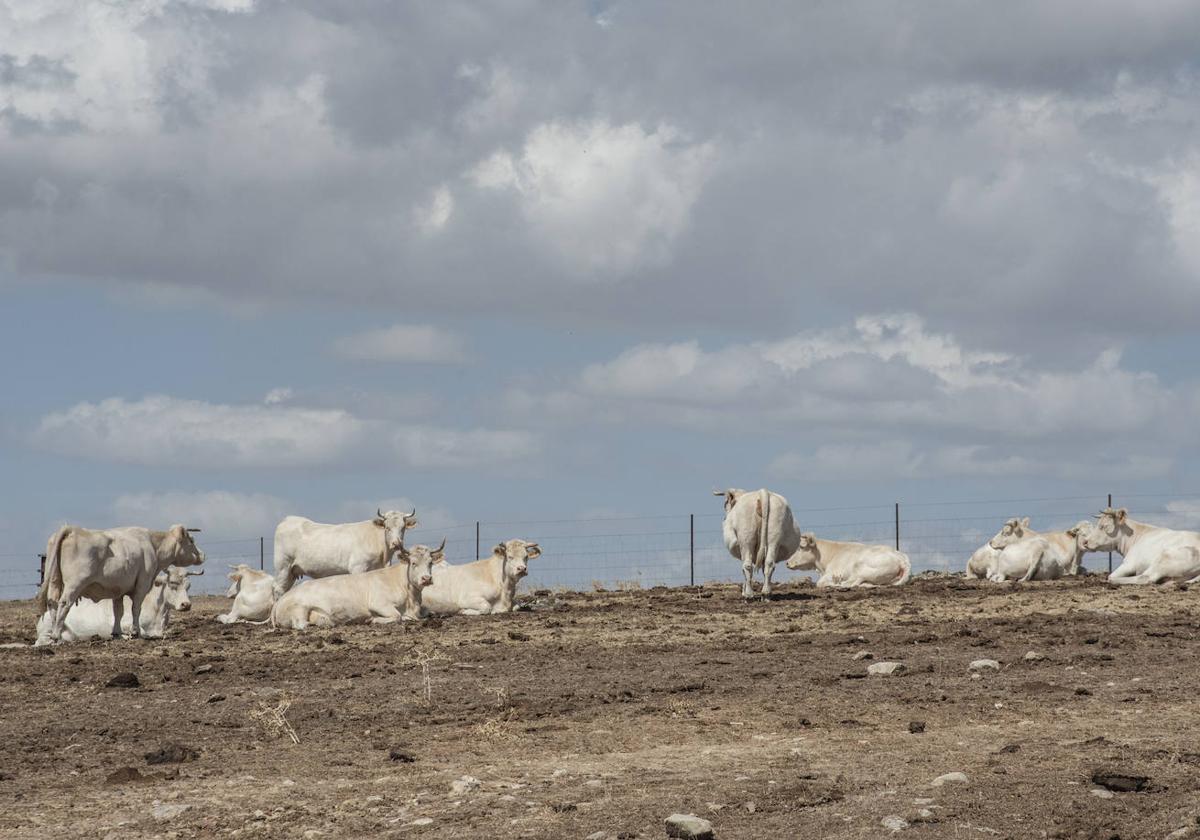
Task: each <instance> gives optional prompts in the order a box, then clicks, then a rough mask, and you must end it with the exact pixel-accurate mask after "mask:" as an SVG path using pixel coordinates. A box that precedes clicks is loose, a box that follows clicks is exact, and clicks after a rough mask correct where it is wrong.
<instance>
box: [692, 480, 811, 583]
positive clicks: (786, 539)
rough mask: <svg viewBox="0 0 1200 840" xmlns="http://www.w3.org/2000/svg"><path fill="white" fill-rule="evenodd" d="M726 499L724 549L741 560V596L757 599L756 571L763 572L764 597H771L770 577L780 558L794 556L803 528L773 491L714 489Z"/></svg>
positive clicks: (723, 532) (780, 497)
mask: <svg viewBox="0 0 1200 840" xmlns="http://www.w3.org/2000/svg"><path fill="white" fill-rule="evenodd" d="M713 495H714V496H724V497H725V522H724V524H723V525H722V527H721V531H722V534H723V536H724V537H725V547H726V548H727V549H729V553H730V554H732V555H733V556H734V558H735V559H738V560H741V561H742V575H743V577H744V578H745V582H744V583H743V584H742V597H743V598H752V597H754V588H753V586H752V585H751V583H752V582H753V580H754V570H755V569H761V570H762V573H763V585H762V594H763V595H770V594H771V575H772V574H774V572H775V564H776V563H777V562H778V561H779V560H780V558H787V557H791V556H792V555H793V554H794V553H795V552H796V549H797V548H799V547H800V529H799V528H797V527H796V522H795V520H794V519H793V518H792V508H791V506H790V505H788V500H787V499H785V498H784V497H783V496H781V495H779V494H778V493H772V492H771V491H770V490H755V491H750V492H748V491H746V490H738V489H736V488H730V489H728V490H714V491H713Z"/></svg>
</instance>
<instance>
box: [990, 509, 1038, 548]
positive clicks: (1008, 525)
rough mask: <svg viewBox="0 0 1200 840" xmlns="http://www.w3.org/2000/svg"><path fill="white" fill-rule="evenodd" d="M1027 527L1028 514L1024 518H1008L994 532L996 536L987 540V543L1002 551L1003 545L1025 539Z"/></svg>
mask: <svg viewBox="0 0 1200 840" xmlns="http://www.w3.org/2000/svg"><path fill="white" fill-rule="evenodd" d="M1028 529H1029V517H1028V516H1026V517H1025V518H1024V519H1010V520H1008V521H1007V522H1005V523H1004V527H1003V528H1001V529H1000V530H999V531H997V532H996V536H994V537H992V538H991V539H990V540H988V545H990V546H991V547H992V548H994V549H996V551H1002V550H1003V549H1004V547H1005V546H1009V545H1012V544H1013V543H1015V542H1019V541H1020V540H1023V539H1025V537H1027V536H1028V533H1027V531H1028Z"/></svg>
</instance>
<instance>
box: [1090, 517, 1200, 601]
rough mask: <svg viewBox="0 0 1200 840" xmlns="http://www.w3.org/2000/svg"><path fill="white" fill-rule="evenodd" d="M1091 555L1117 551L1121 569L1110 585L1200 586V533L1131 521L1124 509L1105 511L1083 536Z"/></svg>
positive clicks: (1116, 569) (1114, 572) (1110, 581)
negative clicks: (1178, 583) (1185, 584)
mask: <svg viewBox="0 0 1200 840" xmlns="http://www.w3.org/2000/svg"><path fill="white" fill-rule="evenodd" d="M1083 545H1084V548H1086V549H1087V550H1088V551H1116V552H1118V553H1120V555H1121V558H1122V560H1121V565H1120V566H1118V567H1117V568H1115V569H1113V571H1112V574H1110V575H1109V576H1108V581H1109V583H1122V584H1125V583H1133V584H1136V583H1166V582H1168V581H1178V582H1182V583H1200V533H1197V532H1195V531H1177V530H1175V529H1173V528H1160V527H1159V526H1157V525H1147V524H1146V523H1144V522H1137V521H1135V520H1133V519H1130V518H1129V515H1128V512H1127V511H1126V510H1125V508H1119V509H1113V508H1105V509H1104V510H1102V511H1100V514H1099V516H1097V517H1096V521H1095V522H1089V523H1087V525H1086V528H1085V529H1084V532H1083Z"/></svg>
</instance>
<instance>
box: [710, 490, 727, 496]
mask: <svg viewBox="0 0 1200 840" xmlns="http://www.w3.org/2000/svg"><path fill="white" fill-rule="evenodd" d="M713 495H714V496H724V495H725V491H724V490H713Z"/></svg>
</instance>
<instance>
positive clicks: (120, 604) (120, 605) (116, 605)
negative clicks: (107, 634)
mask: <svg viewBox="0 0 1200 840" xmlns="http://www.w3.org/2000/svg"><path fill="white" fill-rule="evenodd" d="M112 605H113V628H112V637H113V638H114V639H119V638H121V619H123V618H124V617H125V599H124V598H120V597H117V598H113V599H112Z"/></svg>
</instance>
